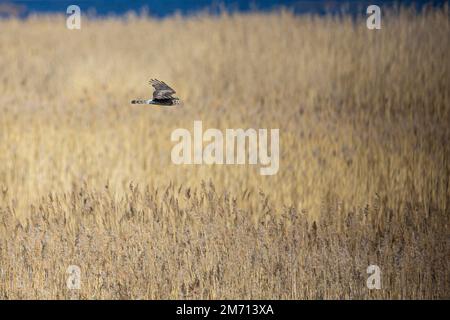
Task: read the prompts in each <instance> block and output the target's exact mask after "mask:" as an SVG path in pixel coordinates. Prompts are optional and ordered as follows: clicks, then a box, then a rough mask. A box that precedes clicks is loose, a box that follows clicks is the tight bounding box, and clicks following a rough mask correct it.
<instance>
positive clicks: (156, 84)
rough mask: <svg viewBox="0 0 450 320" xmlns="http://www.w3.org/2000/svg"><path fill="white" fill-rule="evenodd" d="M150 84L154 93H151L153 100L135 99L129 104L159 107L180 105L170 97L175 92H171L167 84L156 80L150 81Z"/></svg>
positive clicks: (178, 101)
mask: <svg viewBox="0 0 450 320" xmlns="http://www.w3.org/2000/svg"><path fill="white" fill-rule="evenodd" d="M150 84H151V85H152V86H153V88H155V91H154V92H153V99H150V100H142V99H137V100H132V101H131V103H133V104H155V105H159V106H173V105H177V104H180V99H178V98H177V97H172V95H173V94H174V93H175V90H173V89H172V88H171V87H169V86H168V85H167V84H165V83H164V82H162V81H159V80H156V79H151V80H150Z"/></svg>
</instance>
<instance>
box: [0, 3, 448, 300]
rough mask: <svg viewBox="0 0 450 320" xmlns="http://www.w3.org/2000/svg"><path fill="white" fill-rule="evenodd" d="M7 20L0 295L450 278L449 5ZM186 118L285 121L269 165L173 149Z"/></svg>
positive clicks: (262, 294) (285, 295) (432, 287)
mask: <svg viewBox="0 0 450 320" xmlns="http://www.w3.org/2000/svg"><path fill="white" fill-rule="evenodd" d="M0 30H1V32H0V70H1V73H0V298H3V299H12V298H27V299H29V298H40V299H48V298H56V299H69V298H74V297H75V298H80V299H109V298H111V299H118V298H123V299H137V298H140V299H146V298H150V299H155V298H168V299H172V298H188V299H197V298H208V299H209V298H213V299H214V298H222V299H223V298H235V299H238V298H264V299H265V298H271V299H304V298H325V299H329V298H345V299H347V298H350V299H355V298H362V299H370V298H389V299H391V298H392V299H404V298H417V299H422V298H449V297H450V294H449V293H450V292H449V291H450V290H449V259H448V257H449V253H450V252H449V228H448V223H449V213H450V212H449V211H450V210H449V207H450V203H449V202H450V200H449V199H450V187H449V173H450V164H449V162H450V161H449V154H450V150H449V149H450V147H449V141H450V128H449V123H450V96H449V92H450V91H449V90H448V88H449V87H450V86H449V84H450V60H449V59H448V52H450V44H449V39H450V26H449V19H448V7H445V8H441V9H430V10H427V11H424V12H421V13H416V12H413V11H412V10H409V9H405V8H400V9H399V10H397V11H395V12H394V11H390V12H383V20H382V30H378V31H373V30H368V29H367V28H366V23H365V19H364V17H361V18H358V19H352V18H351V17H348V16H341V17H332V16H295V15H293V14H291V13H290V12H287V11H280V12H272V13H267V14H259V13H252V14H236V15H230V14H226V13H224V14H222V15H220V16H208V15H199V16H194V17H189V18H183V17H178V16H174V17H171V18H167V19H163V20H155V19H149V18H145V17H137V16H133V15H129V16H128V17H127V18H125V19H119V18H107V19H86V18H84V17H82V28H81V30H79V31H71V30H68V29H66V27H65V18H64V17H63V16H39V17H30V18H28V19H26V20H17V19H3V20H0ZM150 78H158V79H161V80H164V81H166V82H167V83H168V84H170V85H171V86H173V87H174V88H175V89H176V90H177V94H178V95H179V96H180V97H181V99H182V100H183V101H184V106H183V107H182V108H181V109H158V108H151V107H148V106H132V105H131V104H130V100H132V99H135V98H145V97H147V96H150V95H151V92H152V91H151V88H150V87H149V86H148V84H147V81H148V80H149V79H150ZM194 120H202V121H203V125H204V126H205V127H208V128H219V129H221V130H224V129H226V128H244V129H246V128H255V129H258V128H279V129H280V169H279V171H278V173H277V174H276V175H273V176H261V175H260V174H259V170H258V168H259V167H258V166H251V165H240V166H238V165H236V166H232V165H214V166H206V165H204V166H199V165H175V164H173V163H172V162H171V159H170V152H171V149H172V147H173V145H174V143H172V142H171V141H170V134H171V132H172V131H173V130H174V129H176V128H187V129H189V130H191V131H192V126H193V121H194ZM371 264H376V265H378V266H379V267H380V268H381V272H382V276H381V279H382V289H381V290H369V289H368V288H367V287H366V279H367V277H368V275H367V273H366V268H367V267H368V266H369V265H371ZM69 265H78V266H79V267H80V269H81V289H80V290H79V291H75V292H74V291H70V290H69V289H67V287H66V280H67V277H68V275H67V274H66V269H67V267H68V266H69Z"/></svg>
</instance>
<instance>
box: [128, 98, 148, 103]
mask: <svg viewBox="0 0 450 320" xmlns="http://www.w3.org/2000/svg"><path fill="white" fill-rule="evenodd" d="M131 103H132V104H147V100H142V99H136V100H131Z"/></svg>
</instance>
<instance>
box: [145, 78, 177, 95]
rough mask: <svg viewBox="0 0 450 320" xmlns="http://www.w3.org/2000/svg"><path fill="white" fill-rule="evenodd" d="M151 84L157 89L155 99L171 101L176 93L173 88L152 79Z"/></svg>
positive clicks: (154, 93)
mask: <svg viewBox="0 0 450 320" xmlns="http://www.w3.org/2000/svg"><path fill="white" fill-rule="evenodd" d="M150 84H151V85H152V86H153V88H155V92H153V99H171V98H173V97H172V95H173V94H174V93H175V90H173V89H172V88H171V87H169V86H168V85H167V84H165V83H164V82H162V81H159V80H156V79H151V80H150Z"/></svg>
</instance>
